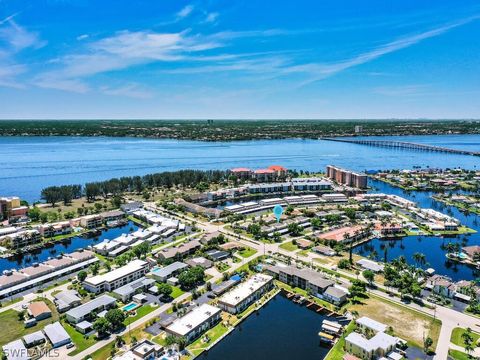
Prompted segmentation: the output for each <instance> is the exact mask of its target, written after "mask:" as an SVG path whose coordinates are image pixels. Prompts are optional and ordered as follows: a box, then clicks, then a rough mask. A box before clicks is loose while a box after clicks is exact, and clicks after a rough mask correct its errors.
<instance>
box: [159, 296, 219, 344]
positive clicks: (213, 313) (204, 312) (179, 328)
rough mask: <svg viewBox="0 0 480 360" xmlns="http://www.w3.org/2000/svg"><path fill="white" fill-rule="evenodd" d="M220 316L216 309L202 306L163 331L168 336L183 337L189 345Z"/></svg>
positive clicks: (210, 306) (216, 321) (207, 305)
mask: <svg viewBox="0 0 480 360" xmlns="http://www.w3.org/2000/svg"><path fill="white" fill-rule="evenodd" d="M220 314H221V310H220V309H219V308H218V307H216V306H212V305H210V304H203V305H200V306H199V307H196V308H194V309H193V310H192V311H190V312H189V313H187V314H186V315H184V316H183V317H181V318H179V319H176V320H175V321H173V322H172V323H171V324H170V325H169V326H167V327H166V328H165V331H166V332H167V333H168V334H170V335H173V336H177V337H183V338H185V339H186V340H187V343H190V342H192V341H193V340H195V339H196V338H198V337H199V336H200V335H201V334H203V333H204V332H205V331H207V330H208V329H210V328H212V327H213V326H214V325H215V324H217V323H218V322H219V321H220V319H221V317H220Z"/></svg>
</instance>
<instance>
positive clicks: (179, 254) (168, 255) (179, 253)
mask: <svg viewBox="0 0 480 360" xmlns="http://www.w3.org/2000/svg"><path fill="white" fill-rule="evenodd" d="M201 246H202V245H201V243H200V241H199V240H191V241H188V242H186V243H183V244H182V245H180V246H178V247H170V248H166V249H162V250H160V251H158V252H157V253H156V256H157V257H158V258H159V259H161V260H169V259H174V258H178V259H181V258H183V257H184V256H187V255H189V254H193V253H195V251H197V250H198V249H200V248H201Z"/></svg>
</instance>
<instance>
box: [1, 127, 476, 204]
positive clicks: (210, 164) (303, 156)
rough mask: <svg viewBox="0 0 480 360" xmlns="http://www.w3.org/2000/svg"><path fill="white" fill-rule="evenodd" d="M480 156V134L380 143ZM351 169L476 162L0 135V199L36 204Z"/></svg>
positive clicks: (295, 147)
mask: <svg viewBox="0 0 480 360" xmlns="http://www.w3.org/2000/svg"><path fill="white" fill-rule="evenodd" d="M382 139H402V140H404V141H411V142H418V143H424V144H430V145H439V146H446V147H452V148H458V149H469V150H477V151H480V135H445V136H405V137H401V138H399V137H382ZM272 164H280V165H284V166H286V167H288V168H291V169H303V170H310V171H318V170H323V171H324V170H325V166H326V165H328V164H334V165H340V166H344V167H347V168H351V169H355V170H370V169H386V168H412V167H413V166H430V167H457V166H462V167H464V168H472V169H473V168H476V167H477V165H478V166H480V158H477V157H473V156H464V155H453V154H442V153H431V152H419V151H412V150H397V149H388V148H376V147H369V146H365V145H357V144H348V143H339V142H331V141H323V140H300V139H287V140H254V141H233V142H201V141H187V140H155V139H138V138H105V137H0V196H2V195H17V196H20V197H21V198H23V199H25V200H28V201H35V200H39V198H40V191H41V189H42V188H44V187H46V186H50V185H61V184H84V183H85V182H89V181H97V180H105V179H109V178H112V177H120V176H130V175H144V174H148V173H154V172H162V171H170V170H178V169H228V168H232V167H238V166H246V167H251V168H260V167H265V166H268V165H272Z"/></svg>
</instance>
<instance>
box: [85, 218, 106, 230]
mask: <svg viewBox="0 0 480 360" xmlns="http://www.w3.org/2000/svg"><path fill="white" fill-rule="evenodd" d="M102 225H103V218H102V217H101V216H100V215H86V216H82V217H81V218H80V226H81V227H83V228H85V229H96V228H98V227H100V226H102Z"/></svg>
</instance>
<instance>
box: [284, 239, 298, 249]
mask: <svg viewBox="0 0 480 360" xmlns="http://www.w3.org/2000/svg"><path fill="white" fill-rule="evenodd" d="M280 247H281V248H282V249H284V250H287V251H295V250H298V246H297V245H295V244H294V243H293V242H291V241H288V242H285V243H283V244H281V245H280Z"/></svg>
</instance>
